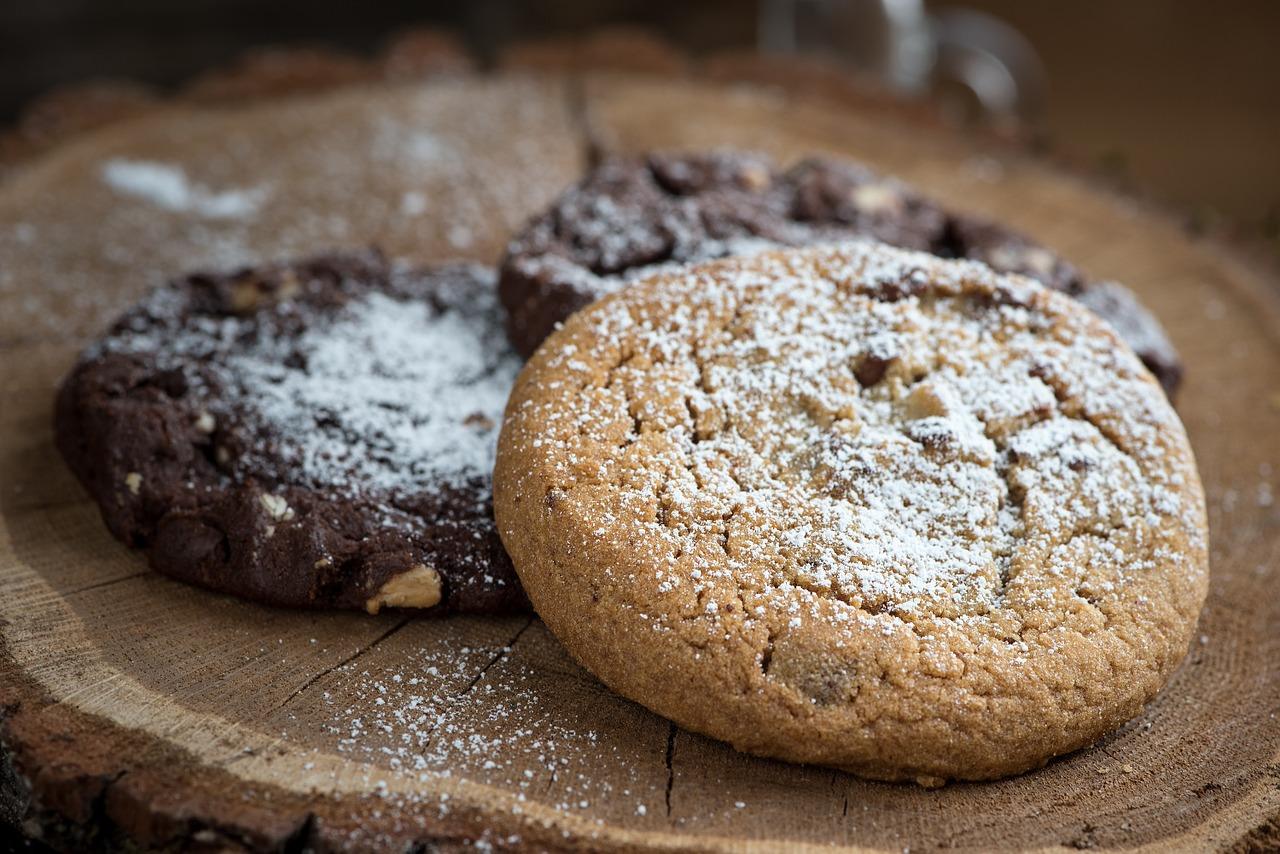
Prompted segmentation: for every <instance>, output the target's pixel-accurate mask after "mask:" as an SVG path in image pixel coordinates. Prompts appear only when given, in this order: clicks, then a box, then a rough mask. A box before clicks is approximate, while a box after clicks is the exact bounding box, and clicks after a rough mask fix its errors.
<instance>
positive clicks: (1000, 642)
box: [494, 242, 1207, 780]
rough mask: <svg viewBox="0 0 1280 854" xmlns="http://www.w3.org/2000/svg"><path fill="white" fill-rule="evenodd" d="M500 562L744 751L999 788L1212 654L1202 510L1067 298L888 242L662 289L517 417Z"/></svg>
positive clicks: (566, 632) (603, 654) (620, 308)
mask: <svg viewBox="0 0 1280 854" xmlns="http://www.w3.org/2000/svg"><path fill="white" fill-rule="evenodd" d="M494 477H495V511H496V513H497V519H498V525H499V530H500V532H501V535H502V537H503V541H504V543H505V544H506V546H507V548H508V551H509V552H510V554H511V556H512V559H513V561H514V563H515V566H516V569H517V571H518V572H519V573H520V576H521V579H522V581H523V582H524V584H525V589H526V590H527V591H528V593H529V596H530V598H531V599H532V601H533V603H534V605H535V607H536V608H537V609H538V611H539V613H540V615H541V616H542V618H543V619H544V620H545V622H546V623H547V625H548V626H549V627H550V628H551V629H552V631H553V632H555V634H556V635H557V636H558V637H559V638H560V639H561V640H562V641H563V642H564V644H565V645H566V647H567V648H568V649H569V650H570V651H571V652H572V653H573V654H574V655H575V656H576V657H578V659H579V660H581V661H582V663H583V664H584V665H585V666H587V667H588V668H589V669H591V670H593V671H594V672H595V673H596V674H597V675H598V676H600V677H601V678H602V679H603V680H604V681H605V682H606V683H607V684H608V685H610V686H611V687H612V688H614V689H615V690H617V691H619V692H620V693H622V694H624V695H626V696H628V697H630V698H631V699H633V700H636V701H638V702H640V703H643V704H645V705H647V706H649V707H650V708H652V709H654V710H655V711H657V712H659V713H661V714H664V715H666V716H668V717H671V718H673V719H674V720H675V721H677V722H678V723H680V724H681V725H683V726H686V727H688V728H690V729H694V730H697V731H699V732H703V733H706V734H709V735H713V736H716V737H718V738H722V739H725V740H728V741H730V742H732V743H733V744H734V745H735V746H737V747H739V748H740V749H743V750H746V751H749V752H755V753H760V754H765V755H770V756H776V757H781V758H785V759H791V760H796V761H803V762H815V763H822V764H829V765H835V766H840V767H845V768H848V769H851V770H854V771H857V772H859V773H862V774H866V775H869V776H874V777H879V778H887V779H903V778H908V779H909V778H917V779H922V780H935V779H937V778H975V779H976V778H990V777H996V776H1000V775H1004V774H1008V773H1013V772H1017V771H1021V770H1024V769H1027V768H1029V767H1032V766H1035V765H1037V764H1039V763H1042V762H1044V761H1045V760H1047V759H1048V758H1050V757H1052V756H1055V755H1057V754H1060V753H1063V752H1066V751H1070V750H1073V749H1075V748H1078V747H1080V746H1082V745H1085V744H1088V743H1089V742H1091V741H1093V740H1094V739H1096V738H1097V737H1099V736H1100V735H1102V734H1103V733H1105V732H1106V731H1108V730H1109V729H1111V728H1112V727H1114V726H1116V725H1118V724H1119V723H1120V722H1122V721H1124V720H1126V719H1128V718H1129V717H1131V716H1132V715H1134V714H1135V713H1136V712H1137V711H1138V710H1139V708H1140V707H1141V706H1142V704H1143V703H1145V702H1146V701H1147V700H1149V699H1150V698H1151V697H1152V696H1153V695H1154V694H1155V692H1156V691H1157V690H1158V689H1159V688H1160V687H1161V685H1163V684H1164V682H1165V681H1166V679H1167V678H1168V677H1169V675H1170V673H1171V672H1172V670H1173V668H1174V667H1175V666H1176V665H1177V663H1178V662H1179V661H1180V660H1181V658H1182V657H1183V655H1184V654H1185V652H1186V649H1187V643H1188V639H1189V637H1190V635H1191V632H1192V629H1193V627H1194V624H1195V621H1196V617H1197V614H1198V611H1199V608H1200V605H1201V602H1202V601H1203V598H1204V595H1205V590H1206V583H1207V557H1206V554H1207V552H1206V533H1205V515H1204V500H1203V495H1202V492H1201V487H1200V482H1199V478H1198V476H1197V473H1196V468H1195V464H1194V460H1193V457H1192V453H1191V450H1190V447H1189V445H1188V442H1187V438H1186V435H1185V433H1184V431H1183V428H1182V425H1181V423H1180V422H1179V420H1178V418H1177V416H1176V415H1175V414H1174V412H1173V411H1172V409H1171V407H1170V406H1169V404H1168V402H1167V400H1166V398H1165V396H1164V395H1163V393H1162V392H1161V390H1160V388H1159V386H1158V385H1157V384H1156V383H1155V382H1154V381H1153V380H1152V378H1151V376H1150V374H1149V373H1148V372H1147V371H1146V370H1145V369H1144V368H1143V367H1142V365H1141V363H1140V362H1139V361H1138V359H1137V358H1136V357H1135V356H1134V355H1133V353H1132V352H1131V351H1130V350H1129V349H1128V348H1126V347H1125V346H1123V345H1122V344H1121V343H1120V342H1119V341H1118V340H1117V339H1116V337H1115V334H1114V333H1113V332H1112V331H1111V330H1110V329H1109V328H1108V327H1107V326H1105V325H1104V324H1103V323H1101V322H1099V321H1098V320H1097V319H1096V318H1095V317H1094V316H1093V315H1092V314H1090V313H1089V312H1088V311H1087V310H1085V309H1084V308H1082V307H1080V306H1079V305H1078V304H1076V303H1075V302H1073V301H1072V300H1070V299H1068V298H1066V297H1064V296H1062V295H1060V294H1056V293H1053V292H1051V291H1049V290H1046V289H1044V288H1042V287H1040V286H1039V285H1037V284H1035V283H1033V282H1031V281H1030V280H1027V279H1023V278H1021V277H1016V276H1001V275H998V274H995V273H993V272H992V271H991V270H990V269H989V268H988V267H986V266H984V265H981V264H977V263H972V262H957V261H942V260H939V259H937V258H936V257H933V256H930V255H926V254H923V253H914V252H907V251H901V250H896V249H891V248H889V247H885V246H883V245H880V244H874V243H870V242H864V243H851V244H846V245H844V246H841V247H823V248H816V249H809V250H794V251H788V252H771V253H766V254H762V255H758V256H755V257H751V258H739V259H727V260H723V261H718V262H713V263H709V264H705V265H701V266H695V267H692V268H688V269H686V270H682V271H673V272H667V273H662V274H659V275H657V276H654V277H652V278H650V279H647V280H644V281H642V282H640V283H637V284H635V285H633V286H632V287H630V288H628V289H626V290H624V291H621V292H619V293H617V294H615V295H613V296H610V297H608V298H606V299H604V300H601V301H600V302H598V303H596V304H595V305H593V306H592V307H590V308H588V309H586V310H584V311H582V312H580V313H579V314H577V315H575V316H574V317H573V318H572V319H570V320H569V321H568V322H567V323H566V324H565V325H564V327H563V328H562V329H561V330H560V331H558V332H557V333H555V334H554V335H553V336H552V337H551V338H550V339H548V341H547V342H546V344H545V345H544V346H543V347H542V348H541V349H540V350H539V351H538V353H537V354H536V355H535V356H534V358H533V359H532V360H531V361H530V362H529V364H528V365H527V366H526V368H525V369H524V371H523V372H522V374H521V376H520V378H519V379H518V380H517V382H516V387H515V390H514V391H513V393H512V397H511V400H510V402H509V403H508V406H507V413H506V421H505V424H504V426H503V431H502V436H501V439H500V441H499V449H498V459H497V466H496V469H495V475H494Z"/></svg>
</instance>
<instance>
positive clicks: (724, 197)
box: [499, 151, 1182, 395]
mask: <svg viewBox="0 0 1280 854" xmlns="http://www.w3.org/2000/svg"><path fill="white" fill-rule="evenodd" d="M856 237H873V238H875V239H877V240H882V241H884V242H886V243H889V244H892V245H894V246H898V247H902V248H906V249H919V250H922V251H926V252H931V253H933V254H935V255H939V256H942V257H955V258H971V259H975V260H980V261H983V262H985V263H987V264H989V265H990V266H992V267H993V268H995V269H996V270H998V271H1001V272H1012V273H1021V274H1023V275H1027V276H1030V277H1032V278H1035V279H1037V280H1039V281H1041V282H1043V283H1044V284H1046V285H1048V286H1049V287H1052V288H1054V289H1056V290H1061V291H1063V292H1065V293H1068V294H1071V295H1072V296H1076V297H1080V296H1082V295H1083V294H1084V293H1086V292H1087V291H1089V290H1090V289H1091V287H1092V286H1091V285H1090V284H1089V283H1088V282H1087V281H1086V280H1085V278H1084V276H1083V275H1082V274H1081V273H1080V271H1079V270H1077V269H1076V268H1075V267H1073V266H1072V265H1071V264H1069V263H1067V262H1066V261H1065V260H1063V259H1062V258H1060V257H1059V256H1058V255H1056V254H1055V253H1053V252H1052V251H1050V250H1049V249H1047V248H1045V247H1043V246H1040V245H1038V244H1037V243H1035V242H1034V241H1032V240H1031V239H1030V238H1028V237H1026V236H1025V235H1022V234H1019V233H1018V232H1016V231H1013V230H1011V229H1008V228H1005V227H1004V226H1001V225H998V224H996V223H993V222H989V221H986V220H983V219H980V218H978V217H974V216H968V215H960V214H956V213H953V212H949V211H947V210H944V209H943V208H941V207H940V206H939V205H937V204H936V203H935V202H933V201H931V200H929V199H927V198H925V197H924V196H922V195H921V194H920V193H918V192H917V191H915V190H914V189H912V188H911V187H909V186H907V185H906V184H903V183H902V182H900V181H897V180H895V179H893V178H889V177H886V176H884V175H880V174H877V173H876V172H873V171H872V170H870V169H867V168H865V167H862V166H860V165H858V164H855V163H851V162H848V161H844V160H839V159H836V158H831V157H814V158H810V159H808V160H804V161H801V162H800V163H798V164H796V165H795V166H793V167H792V168H790V169H788V170H786V171H782V170H781V169H780V168H779V167H778V166H777V164H775V163H774V162H773V161H772V160H770V159H769V158H767V157H765V156H764V155H759V154H752V153H745V152H735V151H712V152H705V153H693V154H672V153H653V154H649V155H647V156H644V157H638V158H615V159H609V160H606V161H604V162H603V163H602V164H601V165H600V166H598V167H597V168H596V169H595V170H594V171H593V172H592V173H591V174H589V175H588V176H587V177H586V178H585V179H584V180H583V181H582V182H581V183H580V184H579V185H577V186H576V187H573V188H572V189H570V190H569V191H568V192H566V193H565V194H564V195H563V196H562V197H561V198H560V199H559V200H558V201H556V202H555V203H554V205H553V206H552V207H551V208H550V209H549V210H548V211H546V212H545V213H543V214H542V215H540V216H538V217H536V218H534V219H533V220H532V221H531V222H530V223H528V225H527V226H526V227H525V229H524V230H523V231H522V232H521V233H520V234H519V235H517V236H516V237H515V238H514V239H513V241H512V242H511V244H510V246H509V247H508V250H507V255H506V257H505V259H504V261H503V264H502V272H501V279H500V282H499V293H500V297H501V299H502V303H503V305H504V307H505V308H506V310H507V324H508V332H509V334H510V337H511V341H512V343H513V344H514V346H515V348H516V349H517V350H518V351H519V352H520V353H522V354H523V355H525V356H528V355H530V354H532V353H533V351H534V350H535V349H537V347H538V345H539V344H540V343H541V342H542V340H543V339H544V338H545V337H546V336H547V335H549V334H550V333H551V331H552V330H553V329H554V328H555V327H556V324H558V323H561V322H563V321H564V320H565V319H566V318H568V317H569V315H571V314H573V312H575V311H577V310H579V309H581V308H583V307H584V306H586V305H588V304H589V303H591V302H592V301H593V300H595V299H598V298H599V297H601V296H604V295H605V294H608V293H612V292H614V291H616V290H618V289H619V288H621V287H622V286H623V285H624V284H625V283H626V282H627V281H630V280H634V279H636V278H640V277H643V276H644V275H646V274H648V273H651V272H653V271H654V270H655V269H656V268H658V267H660V266H662V265H664V264H683V263H690V262H698V261H705V260H710V259H714V258H721V257H725V256H727V255H733V254H742V253H745V252H752V251H760V250H763V249H767V248H777V247H779V246H808V245H813V244H817V243H826V242H835V241H840V240H847V239H850V238H856ZM1108 287H1109V290H1110V291H1112V292H1122V293H1123V295H1124V298H1123V299H1121V300H1120V301H1118V302H1116V301H1110V300H1105V299H1102V300H1098V302H1100V303H1105V305H1106V307H1108V308H1111V309H1112V310H1113V313H1112V314H1109V315H1104V317H1106V319H1107V320H1108V321H1110V322H1111V323H1112V324H1113V325H1115V326H1116V328H1117V330H1120V331H1121V333H1122V336H1125V335H1126V332H1127V331H1128V330H1129V329H1131V328H1133V327H1135V326H1139V325H1140V326H1143V327H1146V328H1153V329H1154V330H1155V332H1156V334H1157V335H1158V336H1159V337H1160V338H1162V339H1164V346H1162V347H1160V348H1158V349H1155V350H1149V349H1147V348H1148V345H1149V344H1150V343H1151V341H1152V340H1153V339H1152V338H1151V336H1148V335H1142V336H1139V337H1136V338H1133V339H1128V338H1127V337H1126V340H1128V342H1129V343H1130V345H1131V346H1132V347H1133V348H1134V349H1135V350H1136V351H1137V353H1138V355H1139V356H1141V357H1142V358H1143V361H1144V362H1146V364H1147V366H1148V367H1149V368H1150V369H1151V371H1152V372H1153V373H1154V374H1155V375H1156V377H1157V378H1158V379H1160V381H1161V384H1162V385H1164V387H1165V389H1166V391H1168V392H1169V393H1170V394H1171V395H1172V394H1173V392H1174V391H1176V389H1177V385H1178V381H1179V379H1180V377H1181V372H1182V368H1181V364H1180V363H1179V361H1178V357H1177V353H1176V352H1175V351H1174V350H1173V348H1172V347H1171V346H1168V340H1167V338H1164V333H1163V331H1162V330H1160V327H1159V324H1158V322H1156V321H1155V320H1154V318H1152V317H1151V315H1150V314H1149V313H1148V312H1147V311H1146V310H1145V309H1144V308H1142V306H1141V305H1140V304H1139V303H1138V301H1137V299H1136V297H1134V296H1133V295H1132V294H1131V293H1129V292H1128V291H1127V290H1125V289H1124V288H1123V287H1122V286H1120V285H1116V284H1112V285H1109V286H1108ZM1135 316H1137V317H1138V318H1139V319H1134V318H1135Z"/></svg>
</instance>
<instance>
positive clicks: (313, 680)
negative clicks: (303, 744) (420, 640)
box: [271, 617, 413, 712]
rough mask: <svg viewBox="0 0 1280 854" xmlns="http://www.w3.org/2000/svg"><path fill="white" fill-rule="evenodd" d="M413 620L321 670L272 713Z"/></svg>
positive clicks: (396, 625) (407, 619)
mask: <svg viewBox="0 0 1280 854" xmlns="http://www.w3.org/2000/svg"><path fill="white" fill-rule="evenodd" d="M412 619H413V617H402V618H401V619H400V620H399V621H397V622H396V624H395V625H393V626H392V627H391V628H389V629H387V630H386V631H385V632H383V633H382V634H380V635H378V636H377V637H376V638H374V639H373V640H371V641H369V642H368V643H367V644H365V645H364V646H362V647H360V648H359V649H357V650H356V651H355V652H353V653H351V654H350V655H348V656H347V657H346V658H344V659H342V660H341V661H339V662H338V663H337V664H334V665H332V666H330V667H326V668H325V669H324V670H321V671H320V672H319V673H317V674H316V675H315V676H312V677H311V678H310V679H308V680H307V681H306V682H303V683H302V684H301V685H299V686H298V687H297V688H296V689H295V690H294V692H293V693H292V694H290V695H289V696H288V697H285V698H284V701H283V702H281V703H280V704H279V705H277V706H276V707H275V708H273V709H272V710H271V711H272V712H278V711H280V710H281V709H283V708H284V707H285V706H287V705H289V703H291V702H293V700H294V698H295V697H297V696H298V695H299V694H301V693H302V692H303V691H306V690H307V689H308V688H310V687H311V686H312V685H314V684H316V683H317V682H319V681H320V680H321V679H323V678H324V677H326V676H328V675H329V674H330V673H332V672H334V671H335V670H338V669H340V668H343V667H346V666H347V665H348V664H350V663H351V662H353V661H355V660H356V659H357V658H359V657H360V656H362V655H364V654H365V653H366V652H369V651H370V650H372V649H374V648H375V647H377V646H378V644H380V643H382V642H383V641H385V640H386V639H387V638H389V637H391V636H392V635H394V634H395V633H396V632H398V631H400V630H401V629H403V628H404V627H405V626H407V625H409V622H410V621H411V620H412Z"/></svg>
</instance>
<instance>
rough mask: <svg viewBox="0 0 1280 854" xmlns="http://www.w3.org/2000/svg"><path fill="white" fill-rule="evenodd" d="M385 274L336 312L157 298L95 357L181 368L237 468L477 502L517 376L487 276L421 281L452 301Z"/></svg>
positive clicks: (166, 291) (360, 489) (407, 277)
mask: <svg viewBox="0 0 1280 854" xmlns="http://www.w3.org/2000/svg"><path fill="white" fill-rule="evenodd" d="M391 275H392V283H391V284H392V287H391V288H390V289H389V290H387V291H383V290H380V289H378V288H372V289H370V288H367V287H365V286H363V285H353V286H352V287H353V291H352V295H351V297H350V299H349V300H348V301H346V302H345V304H342V305H341V306H340V307H329V308H317V307H316V306H313V305H312V304H310V303H309V302H307V301H305V300H299V301H296V302H295V301H291V300H285V301H284V302H282V303H280V304H278V305H276V306H273V307H271V308H269V309H267V310H265V311H262V312H259V313H257V314H254V315H250V316H248V317H240V316H235V315H223V314H203V313H200V312H195V313H188V312H189V311H190V304H189V301H188V300H189V296H188V295H187V294H186V292H184V291H182V290H179V289H176V288H171V287H166V288H161V289H158V290H157V291H155V292H154V293H153V294H152V295H151V296H150V297H149V298H148V299H147V300H146V301H145V302H144V303H143V305H142V306H141V308H140V309H138V310H136V311H135V312H134V313H133V314H132V315H130V318H131V319H130V320H129V322H128V323H127V324H126V325H125V327H124V328H122V329H119V330H117V332H115V333H114V334H113V335H112V336H110V337H109V338H107V339H106V340H105V341H104V343H103V344H102V345H101V349H105V350H109V351H112V352H116V353H138V354H147V355H149V356H150V357H152V358H153V359H155V360H156V362H157V365H158V367H157V370H158V371H164V370H167V369H174V368H176V369H179V370H182V371H183V373H184V375H185V376H186V378H187V382H189V383H190V384H191V385H192V388H191V390H190V392H189V393H190V394H191V395H193V396H196V397H197V398H199V399H200V400H202V401H203V402H202V403H201V404H199V405H201V406H204V407H205V408H206V409H207V411H208V413H209V415H208V417H209V420H210V423H213V424H217V425H219V426H220V427H223V426H226V427H234V428H235V431H236V432H237V433H238V434H239V435H241V436H243V437H244V439H243V442H242V443H243V444H244V445H245V447H243V448H238V449H237V450H236V453H235V459H236V462H235V466H236V468H237V469H243V470H246V471H255V472H260V473H261V472H274V473H276V475H277V476H278V477H280V478H281V479H282V480H285V481H287V482H289V483H296V484H300V485H307V486H310V487H313V488H318V489H322V490H336V491H337V492H339V493H341V494H343V495H345V496H348V497H368V498H372V499H375V500H376V499H379V498H381V497H388V496H395V495H406V494H412V493H414V492H416V491H419V490H421V489H423V488H424V487H430V488H433V489H436V488H441V487H449V486H455V487H463V486H464V485H467V484H471V485H473V486H474V485H476V484H485V485H486V487H485V489H483V490H481V493H480V494H479V496H478V497H479V498H481V499H483V500H485V501H487V496H488V489H487V483H488V481H489V477H490V473H491V469H492V466H493V456H494V450H495V443H496V441H497V433H498V425H499V423H500V421H501V417H502V409H503V406H504V405H505V403H506V399H507V394H508V392H509V390H510V387H511V383H512V381H513V380H514V378H515V375H516V373H517V372H518V370H519V367H520V360H519V358H518V357H517V356H516V355H515V354H514V353H512V352H511V350H510V348H509V346H508V345H507V343H506V337H505V334H504V332H503V329H502V323H501V317H500V313H499V311H498V307H497V303H496V297H495V295H494V293H493V288H492V276H491V274H489V273H488V272H487V271H482V270H480V269H479V268H473V267H468V268H465V270H463V269H459V270H457V271H455V272H449V271H444V272H441V273H440V274H438V279H437V280H432V281H435V283H436V284H442V285H447V286H448V285H459V283H463V284H464V285H465V286H459V287H457V288H456V293H455V292H453V291H450V290H449V288H448V287H445V288H443V289H440V290H431V289H430V287H426V288H424V286H423V285H422V284H420V283H419V281H418V278H417V277H420V276H422V275H424V274H422V273H418V272H415V271H412V270H396V271H394V272H393V273H392V274H391ZM451 277H454V278H456V279H458V281H457V282H454V281H452V280H451ZM297 287H298V288H299V289H300V290H305V289H306V288H307V287H309V285H308V284H307V283H302V284H299V285H298V286H297ZM300 324H301V326H300ZM90 355H93V354H92V353H91V354H90ZM234 444H241V442H236V443H234Z"/></svg>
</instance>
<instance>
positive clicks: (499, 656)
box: [422, 616, 538, 752]
mask: <svg viewBox="0 0 1280 854" xmlns="http://www.w3.org/2000/svg"><path fill="white" fill-rule="evenodd" d="M536 619H538V618H537V617H536V616H530V617H529V618H528V619H527V620H525V624H524V625H523V626H521V627H520V628H519V629H517V630H516V633H515V634H514V635H512V636H511V639H510V640H509V641H507V642H506V643H505V644H503V645H502V646H501V647H499V648H498V651H497V652H495V653H494V654H493V656H491V657H490V658H489V660H488V661H487V662H486V663H485V664H484V666H483V667H481V668H480V669H479V670H478V671H477V672H476V675H475V676H473V677H471V680H470V681H469V682H468V683H467V687H465V688H463V689H462V690H461V691H459V692H457V693H456V694H451V695H450V696H449V697H447V698H445V700H444V702H443V703H442V705H441V706H440V711H439V714H437V715H436V719H435V721H434V722H433V723H432V724H431V726H430V728H428V729H427V731H426V732H425V733H424V734H423V735H424V736H425V738H424V740H423V742H422V750H423V751H424V752H425V751H426V750H428V749H429V748H430V747H431V744H432V742H433V741H434V739H435V733H436V730H438V729H439V728H440V725H441V724H443V723H444V721H445V717H446V715H447V709H448V708H450V707H451V706H454V705H456V704H457V703H458V702H459V701H460V700H462V698H463V697H465V696H467V695H468V694H470V693H471V690H472V689H473V688H475V687H476V685H478V684H480V680H481V679H483V678H484V675H485V674H486V673H488V672H489V671H490V670H491V669H492V668H493V667H494V666H495V665H497V664H498V662H500V661H502V660H503V659H505V658H506V657H507V656H509V655H510V654H511V651H512V650H514V649H515V648H516V644H517V643H519V641H520V638H521V637H523V636H524V633H525V632H526V631H528V630H529V627H530V626H532V625H533V622H534V620H536Z"/></svg>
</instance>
